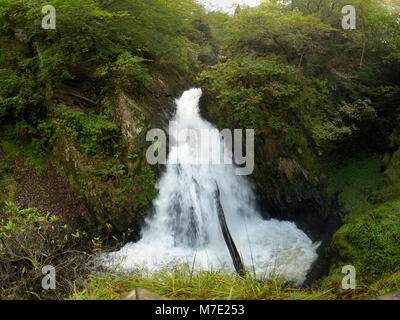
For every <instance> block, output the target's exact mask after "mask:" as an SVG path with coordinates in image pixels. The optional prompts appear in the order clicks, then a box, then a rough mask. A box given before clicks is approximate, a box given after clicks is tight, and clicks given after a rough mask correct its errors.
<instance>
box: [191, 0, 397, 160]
mask: <svg viewBox="0 0 400 320" xmlns="http://www.w3.org/2000/svg"><path fill="white" fill-rule="evenodd" d="M354 4H355V6H356V9H357V12H358V15H357V16H358V19H359V20H358V23H359V27H358V28H356V30H350V31H346V30H343V29H342V27H341V21H342V16H341V13H340V9H341V8H342V7H343V6H344V2H343V5H341V2H340V1H323V2H321V1H313V0H306V1H296V2H294V1H293V3H289V4H288V5H283V4H279V3H278V2H277V1H265V2H264V3H263V4H262V5H260V6H259V7H256V8H250V9H243V10H241V11H240V12H238V13H236V14H235V15H234V16H233V17H231V18H230V19H229V20H228V22H225V23H224V25H225V26H226V27H225V29H226V31H225V33H224V35H225V39H224V42H225V46H224V47H223V54H224V55H225V56H226V59H225V60H224V61H222V62H220V63H219V64H218V65H217V66H215V67H213V68H212V69H210V70H207V71H204V72H203V73H202V74H201V75H200V77H199V80H200V82H201V83H202V85H204V86H205V88H206V89H207V90H208V92H209V93H211V94H212V95H213V96H214V97H215V98H216V101H217V102H218V108H219V110H220V112H221V114H224V118H225V119H226V121H225V124H229V123H230V122H232V123H233V125H236V126H238V127H246V128H254V129H255V130H256V133H257V134H259V135H260V139H262V138H263V139H268V137H267V135H268V136H269V135H270V134H271V131H272V132H273V133H275V134H277V135H279V137H280V138H283V139H285V140H286V141H285V142H286V145H288V146H290V145H295V146H296V147H299V146H300V147H304V146H302V145H301V141H299V133H302V135H303V136H304V135H306V136H308V137H309V139H308V140H309V144H315V145H316V146H317V147H318V148H319V150H321V151H322V152H324V151H327V152H331V151H334V152H335V153H338V154H339V155H340V150H338V149H340V148H343V146H346V148H348V149H351V148H355V149H357V150H360V149H361V148H363V149H365V148H368V149H374V150H376V149H379V150H380V151H382V141H384V142H385V143H386V144H387V143H388V137H389V135H390V133H391V132H392V130H393V129H394V127H395V126H396V125H397V121H398V120H399V118H398V117H399V108H398V105H399V101H400V87H399V83H400V80H399V77H398V74H399V72H398V70H399V69H400V60H399V59H398V57H399V52H400V46H399V44H400V26H399V24H398V23H397V17H398V16H397V14H398V13H397V12H392V11H391V10H390V7H389V6H385V5H382V4H380V3H378V1H358V2H357V1H356V3H354ZM396 70H397V71H396ZM231 125H232V124H231ZM304 129H305V130H306V132H301V131H304ZM299 131H300V132H299ZM263 132H264V135H263V134H262V133H263ZM372 134H373V135H372ZM263 136H264V137H263ZM371 136H372V141H371ZM296 137H297V141H296ZM311 137H312V140H310V138H311ZM366 137H368V139H367V138H366ZM260 141H261V140H260ZM338 151H339V152H338ZM332 154H333V153H330V155H332Z"/></svg>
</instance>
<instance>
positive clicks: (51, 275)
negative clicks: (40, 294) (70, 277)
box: [42, 266, 56, 290]
mask: <svg viewBox="0 0 400 320" xmlns="http://www.w3.org/2000/svg"><path fill="white" fill-rule="evenodd" d="M42 273H43V274H45V275H46V276H44V277H43V279H42V288H43V289H44V290H55V289H56V268H54V267H53V266H44V267H43V268H42Z"/></svg>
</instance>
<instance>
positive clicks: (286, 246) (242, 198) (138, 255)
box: [103, 89, 318, 283]
mask: <svg viewBox="0 0 400 320" xmlns="http://www.w3.org/2000/svg"><path fill="white" fill-rule="evenodd" d="M200 96H201V89H191V90H188V91H186V92H185V93H184V94H183V95H182V97H181V98H180V99H179V100H177V101H176V105H177V111H176V116H175V119H174V120H175V121H176V123H177V126H178V129H195V130H199V131H200V130H202V129H209V130H214V131H213V134H215V135H217V136H218V137H219V132H218V131H217V130H216V129H215V128H214V127H213V126H212V125H211V124H210V123H208V122H207V121H205V120H203V119H201V117H200V114H199V107H198V103H199V99H200ZM171 138H174V137H171ZM219 139H221V138H220V137H219ZM198 144H199V141H197V140H196V138H195V137H192V136H191V137H190V138H189V139H187V140H186V141H178V142H176V143H175V145H174V146H173V147H172V149H171V150H170V154H169V159H173V158H172V157H174V161H173V162H170V163H177V164H168V165H167V168H166V172H165V173H164V174H163V176H162V178H161V180H160V181H159V182H158V184H157V188H158V190H159V195H158V197H157V198H156V199H155V201H154V207H155V214H154V215H153V216H152V217H151V218H149V219H148V220H147V221H146V225H147V226H146V227H145V228H144V229H143V230H142V238H141V240H140V241H138V242H137V243H129V244H127V245H126V246H125V247H123V248H122V249H121V250H120V251H118V252H114V253H110V254H107V255H104V256H103V263H104V264H105V265H108V266H111V265H113V266H114V267H115V266H117V267H118V268H122V269H123V270H126V271H134V270H135V269H145V270H148V271H156V270H158V269H161V268H164V267H166V266H167V267H173V266H175V265H180V264H182V263H184V262H185V263H187V264H189V265H192V264H193V263H194V266H195V268H197V269H200V268H201V269H213V270H216V269H220V268H224V269H226V270H229V271H231V270H232V271H233V265H232V260H231V257H230V255H229V251H228V248H227V246H226V244H225V241H224V238H223V235H222V232H221V229H220V225H219V221H218V215H217V211H216V204H215V199H214V196H213V194H214V191H215V181H217V183H218V185H219V189H220V193H221V204H222V206H223V208H224V211H225V216H226V221H227V224H228V227H229V229H230V232H231V234H232V238H233V240H234V241H235V243H236V246H237V248H238V250H239V253H240V254H241V256H242V258H243V261H244V264H245V265H246V267H248V268H249V269H250V270H255V272H256V274H257V275H259V276H264V275H269V274H271V273H275V274H276V273H279V274H281V275H284V276H285V277H286V278H287V279H288V280H291V281H295V282H297V283H301V282H303V281H304V279H305V276H306V273H307V271H308V269H309V268H310V266H311V264H312V262H313V261H314V260H315V259H316V258H317V254H316V249H317V247H318V244H317V243H312V241H311V240H310V239H309V238H308V237H307V236H306V235H305V234H304V233H303V232H302V231H301V230H299V229H298V228H297V227H296V226H295V224H294V223H290V222H280V221H277V220H273V219H272V220H268V221H266V220H263V219H262V218H261V217H260V215H259V213H258V212H257V211H256V209H255V205H254V204H255V198H254V194H253V191H252V188H251V186H250V185H249V183H248V181H247V180H246V178H244V177H241V176H237V175H235V168H234V166H233V165H225V164H220V165H212V164H208V165H193V164H191V163H197V162H196V161H195V160H196V159H194V157H196V156H197V153H196V151H197V147H198ZM226 152H228V151H226ZM228 156H230V155H229V154H228ZM176 159H177V160H178V161H177V162H176ZM192 160H193V161H192Z"/></svg>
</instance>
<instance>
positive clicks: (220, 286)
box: [68, 265, 400, 300]
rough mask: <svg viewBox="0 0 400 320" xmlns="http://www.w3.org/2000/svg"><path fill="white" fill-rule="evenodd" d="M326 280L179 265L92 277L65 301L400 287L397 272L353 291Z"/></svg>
mask: <svg viewBox="0 0 400 320" xmlns="http://www.w3.org/2000/svg"><path fill="white" fill-rule="evenodd" d="M333 280H334V279H333V277H328V278H326V279H325V281H322V282H321V283H318V284H315V286H314V287H313V288H298V287H295V286H293V285H291V284H289V283H287V282H285V281H284V280H283V279H279V278H276V279H273V280H264V281H259V280H256V279H255V278H254V277H253V276H252V275H250V274H248V275H247V277H246V278H241V277H240V276H238V275H236V274H228V273H226V272H223V271H219V272H211V271H200V272H196V273H193V272H192V271H191V270H190V268H188V267H187V266H185V265H183V266H182V267H179V268H176V269H175V270H173V271H169V270H163V271H160V272H157V273H154V274H152V275H146V274H145V273H137V274H130V275H115V274H111V273H107V274H104V275H92V276H90V277H89V279H88V280H87V282H86V283H85V289H84V290H77V289H76V288H74V293H73V294H72V295H71V296H70V297H69V299H68V300H119V299H121V298H122V297H123V296H124V295H126V294H127V293H128V292H130V291H132V290H134V289H135V288H144V289H147V290H150V291H152V292H155V293H157V294H160V295H162V296H164V297H167V298H169V299H172V300H344V299H345V300H348V299H350V300H363V299H371V298H373V297H375V296H378V295H382V294H385V293H388V292H390V291H393V290H395V288H396V287H398V286H399V285H400V272H397V273H394V274H392V275H390V276H388V277H385V278H384V279H381V280H380V281H378V282H376V283H374V284H372V285H365V284H363V283H360V284H359V286H358V287H357V290H343V289H342V288H341V286H340V283H341V279H340V281H339V279H337V280H338V281H333Z"/></svg>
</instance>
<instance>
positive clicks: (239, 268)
mask: <svg viewBox="0 0 400 320" xmlns="http://www.w3.org/2000/svg"><path fill="white" fill-rule="evenodd" d="M215 184H216V187H217V189H216V191H215V192H214V197H215V202H216V205H217V212H218V220H219V224H220V226H221V230H222V234H223V236H224V239H225V242H226V245H227V246H228V249H229V253H230V255H231V257H232V261H233V265H234V267H235V269H236V272H237V273H238V274H239V275H240V276H242V277H244V276H245V274H244V267H243V262H242V259H241V257H240V255H239V252H238V250H237V248H236V245H235V242H234V241H233V239H232V236H231V233H230V232H229V229H228V226H227V224H226V220H225V213H224V209H223V208H222V205H221V199H220V191H219V188H218V184H217V183H215Z"/></svg>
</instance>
